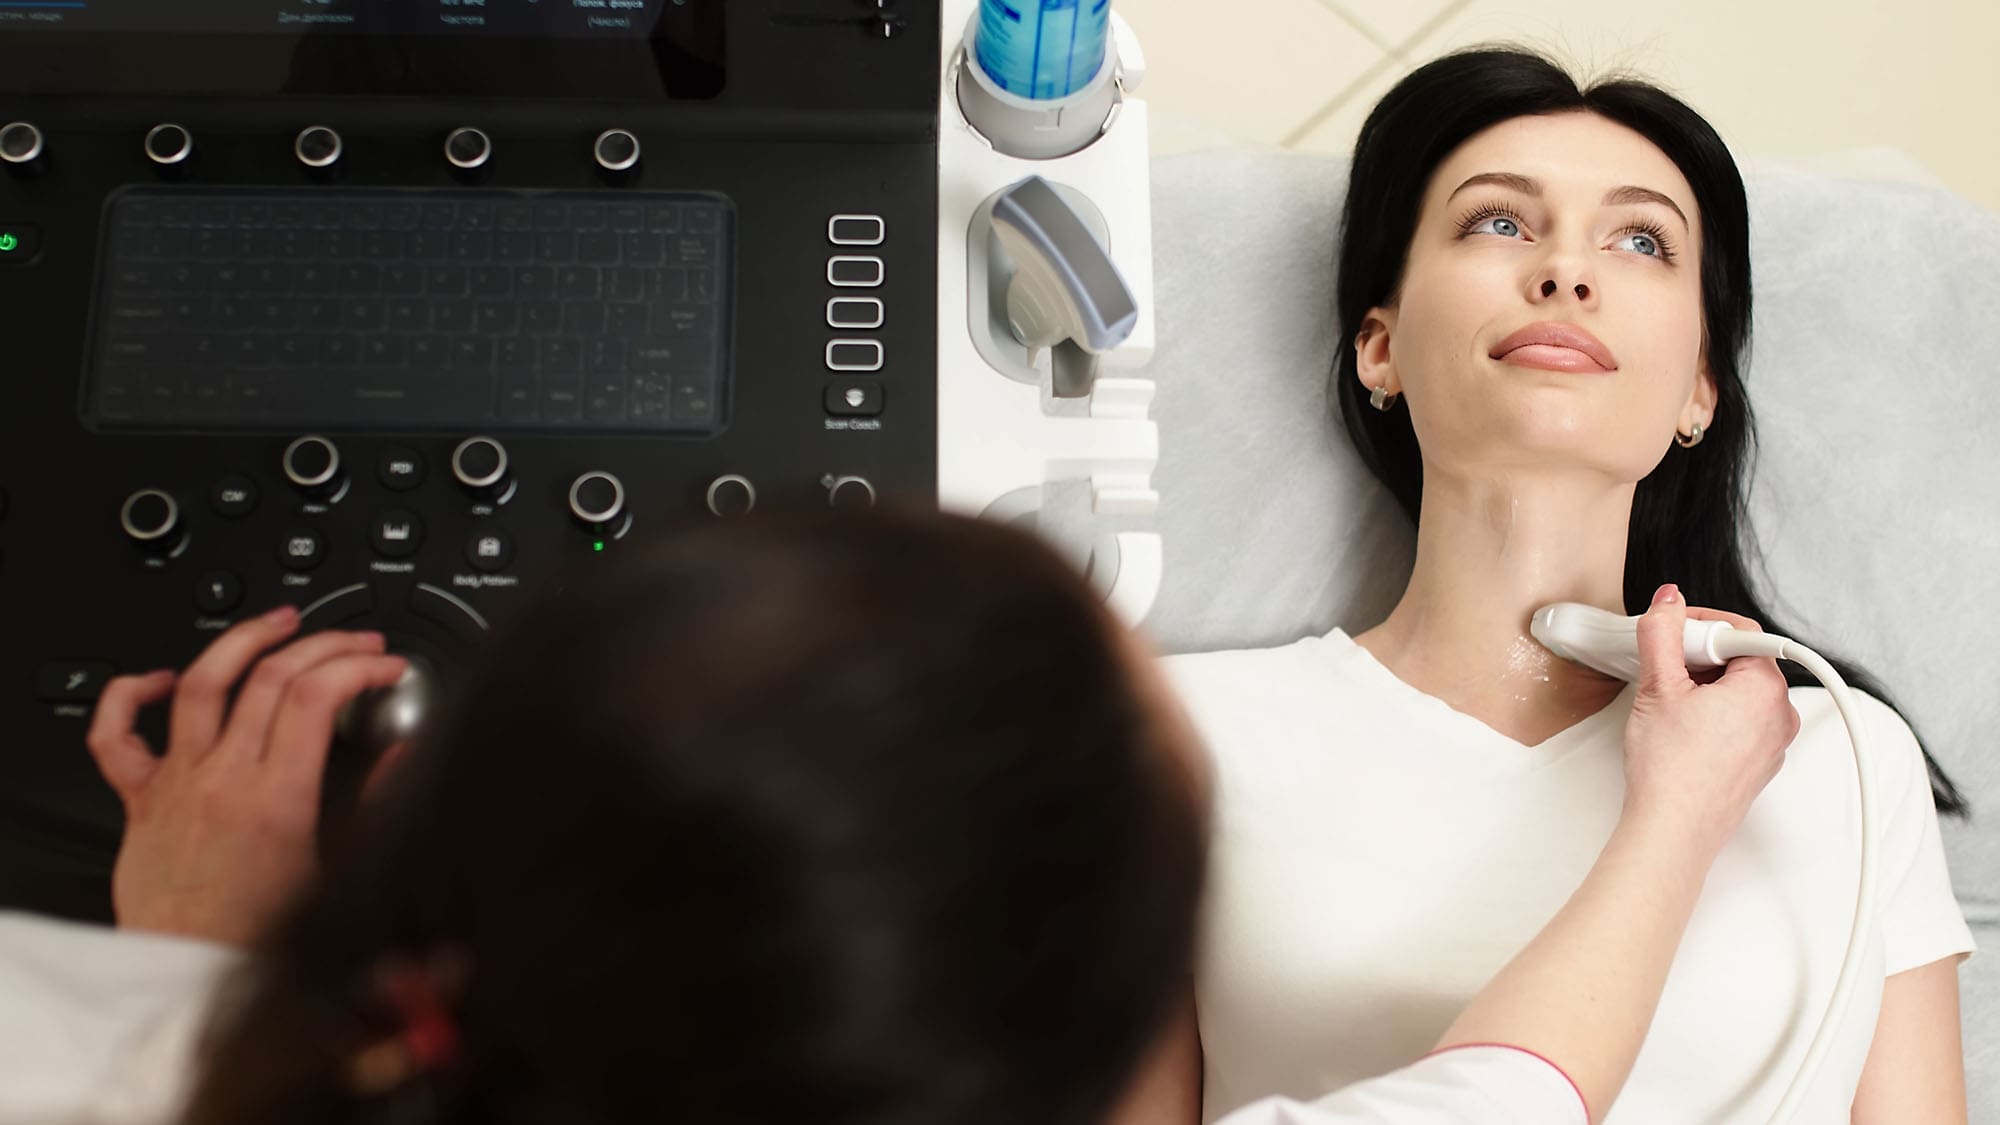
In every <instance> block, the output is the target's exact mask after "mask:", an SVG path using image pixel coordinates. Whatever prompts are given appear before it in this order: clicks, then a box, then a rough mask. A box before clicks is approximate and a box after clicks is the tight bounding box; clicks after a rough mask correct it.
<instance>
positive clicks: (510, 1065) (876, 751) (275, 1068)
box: [186, 513, 1205, 1125]
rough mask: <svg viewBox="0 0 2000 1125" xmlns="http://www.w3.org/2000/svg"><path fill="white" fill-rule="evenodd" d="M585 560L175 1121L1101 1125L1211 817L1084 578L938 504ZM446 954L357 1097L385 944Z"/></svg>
mask: <svg viewBox="0 0 2000 1125" xmlns="http://www.w3.org/2000/svg"><path fill="white" fill-rule="evenodd" d="M592 562H593V565H592V566H591V567H590V568H588V569H586V570H582V571H577V572H574V573H571V574H570V575H569V576H568V578H567V581H566V582H563V583H558V585H562V586H564V587H565V589H564V590H563V591H562V592H561V593H560V594H559V595H556V596H549V597H546V598H543V599H542V600H540V601H538V602H536V603H535V604H533V605H532V607H530V608H528V609H527V610H526V611H525V612H524V614H523V615H522V616H521V617H520V618H519V619H518V620H516V621H515V622H514V623H513V624H512V625H511V627H508V628H506V629H505V630H504V631H503V633H502V634H501V635H500V636H498V637H497V638H496V641H495V643H494V644H493V645H491V646H490V650H489V653H488V660H487V662H486V663H484V664H483V665H482V666H480V667H479V668H477V669H476V670H475V671H473V672H472V673H471V674H470V676H469V679H468V681H467V682H466V683H465V684H464V685H463V688H462V690H461V691H460V692H459V694H458V699H457V702H456V703H455V704H453V705H452V706H451V707H450V708H449V714H448V717H447V718H446V719H445V721H444V722H443V723H442V725H441V726H439V727H438V728H436V729H437V732H438V737H437V738H436V740H435V741H434V742H432V743H429V744H425V745H420V746H418V747H417V748H416V750H415V751H414V752H413V754H412V756H411V759H410V760H409V761H408V762H407V763H406V764H405V765H404V767H403V772H401V773H399V775H398V776H397V777H396V778H394V779H393V780H392V782H391V786H390V789H389V791H388V792H386V793H385V794H384V795H383V798H382V801H381V803H380V804H379V805H378V806H376V807H374V808H372V809H370V810H367V811H366V812H364V814H363V819H362V820H361V821H360V823H359V825H358V827H357V830H356V831H355V833H354V834H353V835H352V837H351V838H350V839H349V841H348V845H347V846H348V848H349V849H350V850H349V851H347V852H346V853H345V854H342V855H338V856H336V857H334V858H333V859H332V860H331V861H330V863H329V865H328V867H327V869H326V870H325V872H324V874H323V876H322V878H321V880H320V881H319V883H318V885H317V886H316V888H315V889H313V890H312V891H311V892H310V893H309V895H308V896H307V897H306V898H305V899H304V901H303V902H302V903H301V904H300V905H298V907H297V908H296V909H295V911H294V912H293V913H292V914H291V915H290V916H289V917H288V918H286V919H285V920H283V921H282V923H281V924H280V925H279V926H278V927H277V928H276V929H275V932H273V933H272V934H271V935H270V937H269V939H268V940H267V941H266V942H265V943H264V945H263V947H262V948H261V949H260V950H259V954H260V955H259V957H258V958H257V964H256V965H255V967H253V968H252V969H250V970H248V972H247V974H246V975H245V976H244V977H243V978H242V979H241V980H240V981H239V982H238V983H237V988H236V990H235V991H234V995H233V998H230V999H229V1000H228V1002H227V1003H226V1004H225V1008H224V1013H225V1014H224V1015H223V1017H222V1019H221V1021H220V1024H219V1027H218V1029H217V1032H216V1035H215V1037H214V1039H213V1041H212V1049H211V1050H210V1052H209V1053H208V1056H207V1059H206V1064H205V1067H204V1071H203V1075H202V1077H201V1078H200V1080H199V1084H198V1090H197V1093H196V1094H195V1096H194V1100H193V1102H192V1108H191V1110H190V1112H189V1114H188V1116H187V1118H186V1120H187V1121H188V1122H190V1123H192V1125H250V1123H253V1122H254V1123H259V1125H263V1123H280V1122H282V1123H284V1125H352V1123H359V1122H374V1121H382V1122H398V1123H400V1122H406V1121H407V1122H421V1123H426V1125H429V1123H445V1122H463V1123H468V1125H469V1123H472V1122H478V1123H480V1125H489V1123H517V1122H518V1123H536V1125H544V1123H546V1125H630V1123H631V1122H643V1121H662V1122H665V1121H673V1122H690V1123H700V1122H717V1123H719V1122H730V1123H747V1125H757V1123H769V1125H780V1123H783V1125H797V1123H799V1122H815V1123H832V1125H840V1123H848V1122H852V1123H860V1122H867V1123H869V1125H950V1123H966V1125H989V1123H990V1125H1020V1123H1022V1122H1054V1123H1075V1125H1084V1123H1086V1122H1089V1123H1094V1122H1096V1121H1098V1120H1100V1119H1101V1118H1102V1117H1103V1116H1104V1115H1105V1114H1106V1113H1107V1112H1108V1111H1109V1109H1110V1108H1111V1106H1112V1105H1113V1103H1114V1101H1115V1100H1116V1097H1117V1095H1118V1094H1119V1093H1121V1092H1122V1090H1123V1088H1124V1087H1125V1085H1126V1083H1127V1080H1128V1079H1129V1078H1130V1076H1131V1075H1132V1074H1133V1073H1135V1071H1136V1067H1137V1063H1138V1060H1139V1059H1140V1057H1141V1055H1142V1054H1143V1053H1144V1050H1145V1048H1146V1047H1147V1046H1148V1045H1149V1044H1150V1043H1151V1042H1152V1041H1153V1040H1154V1039H1155V1038H1156V1037H1157V1033H1158V1032H1159V1030H1160V1029H1161V1028H1162V1027H1163V1026H1164V1025H1165V1022H1166V1019H1167V1017H1168V1015H1169V1013H1170V1011H1171V1005H1172V1003H1173V1001H1174V999H1175V997H1176V995H1177V993H1178V990H1180V989H1181V988H1184V987H1185V979H1186V978H1185V974H1186V971H1187V966H1188V965H1189V964H1190V960H1191V949H1192V942H1193V931H1194V913H1195V907H1196V902H1197V898H1198V896H1199V891H1200V881H1201V872H1202V865H1203V859H1202V857H1203V853H1204V819H1205V818H1204V812H1203V800H1204V798H1203V797H1202V795H1201V787H1200V786H1199V785H1198V784H1196V783H1195V782H1194V781H1193V780H1192V775H1191V774H1190V773H1189V772H1188V771H1187V770H1186V769H1185V768H1183V766H1184V763H1181V762H1177V761H1176V759H1175V756H1174V753H1173V752H1170V751H1168V750H1167V749H1165V748H1164V747H1165V746H1166V745H1167V743H1166V741H1165V739H1167V738H1168V737H1170V736H1169V734H1168V733H1167V731H1168V730H1169V729H1170V728H1169V727H1165V726H1162V725H1160V720H1159V716H1158V713H1157V712H1156V711H1155V710H1154V708H1153V706H1152V705H1151V704H1150V703H1148V702H1147V696H1146V695H1145V693H1144V692H1143V691H1142V690H1141V689H1140V688H1139V687H1138V685H1137V684H1136V682H1135V681H1134V680H1133V679H1132V671H1133V669H1134V667H1135V664H1134V658H1133V656H1132V655H1131V654H1130V653H1128V652H1127V651H1126V650H1125V649H1124V648H1123V647H1122V645H1123V642H1122V641H1121V640H1120V639H1119V637H1118V636H1117V634H1116V631H1115V626H1114V624H1113V623H1112V620H1111V619H1110V617H1109V616H1108V615H1107V613H1106V612H1105V610H1104V609H1103V607H1102V605H1101V603H1100V602H1099V600H1098V599H1097V598H1096V597H1094V596H1093V594H1092V593H1091V592H1090V590H1089V589H1088V587H1087V586H1086V585H1085V583H1084V582H1083V581H1081V579H1080V578H1079V577H1078V576H1076V575H1075V574H1073V573H1072V572H1071V571H1070V570H1069V568H1068V567H1067V566H1066V565H1065V564H1064V563H1063V562H1061V561H1060V560H1059V559H1058V558H1057V557H1056V556H1054V555H1053V554H1052V553H1051V552H1050V551H1048V550H1047V549H1045V548H1043V547H1042V546H1040V545H1039V544H1038V543H1036V542H1035V541H1033V540H1032V539H1030V538H1029V537H1028V536H1026V535H1024V534H1022V533H1019V532H1015V531H1011V530H1008V529H1006V528H1002V527H997V526H993V525H990V524H987V523H981V522H975V521H971V520H965V519H957V518H950V517H940V516H936V515H893V514H880V513H878V514H873V515H863V516H845V515H843V516H840V517H835V516H831V515H826V516H812V517H803V516H794V517H789V518H785V519H766V518H763V517H761V516H760V517H758V518H757V519H755V520H752V521H747V522H745V523H743V524H741V525H737V526H716V527H711V528H708V529H705V530H697V531H691V532H688V533H685V534H681V535H677V536H674V537H672V538H670V539H667V540H664V541H661V542H659V543H657V544H655V545H652V546H651V547H650V548H648V549H645V550H642V551H637V552H635V553H633V554H630V555H628V556H627V557H625V558H622V559H613V558H608V557H607V558H604V559H601V560H595V559H594V560H592ZM600 562H601V563H606V564H608V565H604V566H601V567H600V566H598V565H595V564H597V563H600ZM439 954H449V955H450V956H451V958H452V959H454V960H457V961H462V964H463V966H464V967H465V970H466V975H465V977H464V980H463V982H462V983H460V984H450V985H447V986H446V991H447V993H448V995H447V996H446V998H445V1000H446V1002H447V1003H448V1004H449V1006H450V1009H451V1011H452V1015H453V1019H454V1021H455V1022H456V1024H457V1027H458V1034H459V1036H460V1037H461V1039H462V1044H461V1047H460V1050H459V1051H458V1052H457V1057H456V1060H455V1061H453V1062H451V1063H449V1064H447V1065H444V1066H442V1067H440V1068H438V1069H437V1070H436V1071H435V1072H432V1073H427V1074H424V1075H420V1076H418V1077H416V1078H414V1079H412V1080H411V1081H410V1082H408V1083H406V1084H404V1085H403V1086H401V1087H399V1088H397V1089H395V1090H392V1091H390V1092H388V1093H384V1094H367V1093H363V1092H360V1091H357V1089H355V1088H354V1086H353V1084H352V1082H351V1079H350V1076H349V1075H348V1074H347V1072H346V1067H347V1063H348V1062H349V1061H350V1060H351V1059H352V1058H353V1057H354V1056H355V1054H356V1052H357V1049H358V1048H359V1047H360V1046H361V1045H362V1044H365V1043H367V1042H368V1041H369V1040H370V1038H371V1036H374V1035H379V1034H380V1033H381V1032H382V1031H383V1030H384V1028H385V1027H389V1026H393V1021H389V1020H388V1016H389V1014H390V1013H389V1012H388V1011H386V1010H385V1009H384V1008H383V1006H382V1005H381V1004H380V1003H379V1002H378V1001H377V1000H376V999H375V998H374V997H373V993H372V991H371V984H370V982H371V981H372V980H374V979H375V978H374V976H373V975H372V973H373V970H374V969H376V968H378V967H379V966H380V965H381V964H383V963H384V959H385V958H395V959H402V960H408V961H411V962H413V963H418V964H422V963H425V960H426V959H429V958H433V957H435V956H437V955H439ZM385 1021H388V1022H385Z"/></svg>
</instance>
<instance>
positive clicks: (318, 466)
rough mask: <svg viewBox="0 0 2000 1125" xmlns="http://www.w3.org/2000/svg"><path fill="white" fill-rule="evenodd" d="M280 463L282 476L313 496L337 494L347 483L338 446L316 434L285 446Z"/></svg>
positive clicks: (324, 496) (316, 497)
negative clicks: (282, 471)
mask: <svg viewBox="0 0 2000 1125" xmlns="http://www.w3.org/2000/svg"><path fill="white" fill-rule="evenodd" d="M283 467H284V470H285V479H286V480H288V481H291V482H292V487H294V488H296V489H298V490H299V491H300V492H303V493H305V494H306V495H307V496H310V497H313V498H315V499H324V498H326V497H329V496H334V495H337V494H338V493H339V492H340V490H341V488H342V486H344V485H345V484H346V483H347V478H346V476H345V474H344V473H343V471H342V468H341V463H340V450H339V449H338V448H336V447H335V446H334V444H333V442H331V441H329V440H327V439H326V438H323V437H320V436H319V435H317V434H309V435H307V436H305V437H302V438H300V439H298V440H297V441H295V442H293V443H292V444H290V445H288V446H286V447H285V457H284V466H283Z"/></svg>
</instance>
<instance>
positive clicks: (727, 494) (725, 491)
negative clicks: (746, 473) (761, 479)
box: [708, 473, 757, 516]
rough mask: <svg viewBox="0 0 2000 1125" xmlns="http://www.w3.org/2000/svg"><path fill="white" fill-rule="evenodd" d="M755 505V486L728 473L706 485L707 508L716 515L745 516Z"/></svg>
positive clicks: (742, 478)
mask: <svg viewBox="0 0 2000 1125" xmlns="http://www.w3.org/2000/svg"><path fill="white" fill-rule="evenodd" d="M756 507H757V486H756V485H754V484H751V483H750V481H749V480H748V479H746V478H744V477H740V476H737V475H736V474H735V473H730V474H729V475H728V476H721V477H717V478H715V480H714V481H713V482H712V483H710V484H709V486H708V510H709V511H711V512H714V513H715V514H716V515H718V516H747V515H749V514H750V513H751V512H752V511H754V510H755V509H756Z"/></svg>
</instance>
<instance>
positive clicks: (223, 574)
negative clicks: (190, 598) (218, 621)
mask: <svg viewBox="0 0 2000 1125" xmlns="http://www.w3.org/2000/svg"><path fill="white" fill-rule="evenodd" d="M194 604H195V608H196V609H199V610H201V611H202V612H203V613H228V612H229V611H230V610H232V609H235V608H236V607H237V606H239V605H242V604H243V580H242V579H241V578H238V577H237V576H236V575H234V574H231V573H230V572H229V571H226V570H211V571H209V572H208V573H207V574H204V575H202V576H201V581H200V582H199V583H197V584H196V585H195V588H194Z"/></svg>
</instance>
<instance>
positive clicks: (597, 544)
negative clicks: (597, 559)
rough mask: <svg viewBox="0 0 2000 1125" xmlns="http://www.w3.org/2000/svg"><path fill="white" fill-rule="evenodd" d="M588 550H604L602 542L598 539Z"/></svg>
mask: <svg viewBox="0 0 2000 1125" xmlns="http://www.w3.org/2000/svg"><path fill="white" fill-rule="evenodd" d="M590 549H591V550H593V551H602V550H603V549H604V540H602V539H599V540H598V541H597V542H595V543H592V544H591V545H590Z"/></svg>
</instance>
